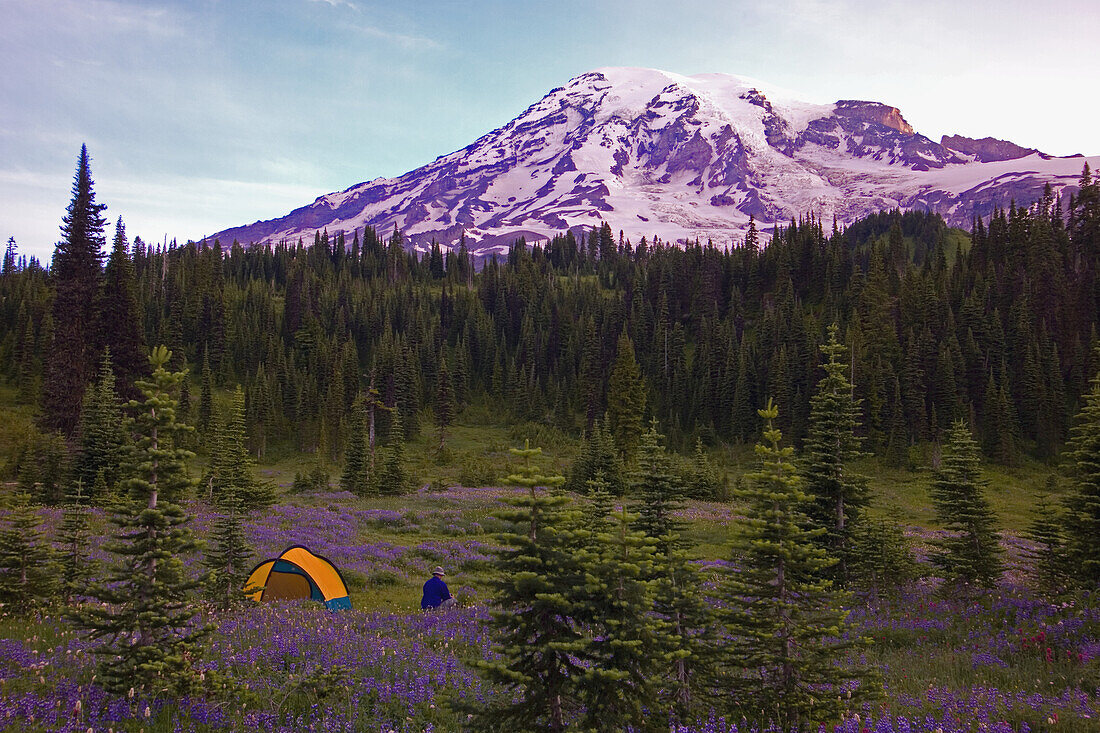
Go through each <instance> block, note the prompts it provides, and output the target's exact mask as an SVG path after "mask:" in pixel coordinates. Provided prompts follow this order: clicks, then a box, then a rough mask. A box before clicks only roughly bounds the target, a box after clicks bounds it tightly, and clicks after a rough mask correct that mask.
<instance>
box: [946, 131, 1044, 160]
mask: <svg viewBox="0 0 1100 733" xmlns="http://www.w3.org/2000/svg"><path fill="white" fill-rule="evenodd" d="M940 145H943V146H944V147H945V148H950V149H951V150H957V151H959V152H960V153H962V154H963V155H971V156H973V157H974V159H975V160H979V161H981V162H983V163H992V162H995V161H998V160H1016V159H1017V158H1026V157H1027V156H1029V155H1032V154H1033V153H1039V151H1038V150H1036V149H1035V148H1025V147H1021V146H1019V145H1017V144H1016V143H1010V142H1009V141H1008V140H997V139H996V138H992V137H983V138H982V139H981V140H975V139H974V138H972V137H963V136H962V135H944V136H943V137H942V138H940ZM1040 155H1042V153H1040Z"/></svg>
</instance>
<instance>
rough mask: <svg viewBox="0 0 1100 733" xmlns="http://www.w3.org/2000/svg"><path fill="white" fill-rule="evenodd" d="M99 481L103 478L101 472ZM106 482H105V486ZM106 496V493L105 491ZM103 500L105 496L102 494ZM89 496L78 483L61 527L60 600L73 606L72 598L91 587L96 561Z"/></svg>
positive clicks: (67, 505) (66, 508)
mask: <svg viewBox="0 0 1100 733" xmlns="http://www.w3.org/2000/svg"><path fill="white" fill-rule="evenodd" d="M97 478H98V479H102V478H103V471H102V469H101V470H100V473H99V476H98V477H97ZM105 486H106V483H105V482H104V487H105ZM104 494H106V491H104ZM101 498H103V495H101ZM86 503H87V497H86V496H85V494H84V487H83V484H82V483H81V482H80V480H77V482H76V484H75V487H74V489H73V491H72V492H71V493H70V494H69V496H68V497H67V501H66V503H65V506H64V508H63V513H62V516H61V526H60V527H59V528H58V536H57V539H58V540H59V541H60V543H61V554H60V558H59V562H58V567H59V578H60V586H61V597H62V600H64V602H65V603H66V604H68V603H72V601H73V597H74V596H76V595H77V594H83V593H84V591H85V589H86V588H87V585H88V579H89V578H91V577H92V575H93V573H94V572H95V561H94V560H93V559H92V558H91V557H89V555H88V539H89V536H88V507H87V506H86Z"/></svg>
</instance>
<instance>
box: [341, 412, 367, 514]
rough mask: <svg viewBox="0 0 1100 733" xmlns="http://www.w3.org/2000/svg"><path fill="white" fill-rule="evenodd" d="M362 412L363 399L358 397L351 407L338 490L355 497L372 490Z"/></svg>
mask: <svg viewBox="0 0 1100 733" xmlns="http://www.w3.org/2000/svg"><path fill="white" fill-rule="evenodd" d="M364 412H365V411H364V408H363V398H362V396H359V397H357V398H356V399H355V404H353V405H352V407H351V417H350V419H349V420H348V431H347V433H348V443H347V446H346V447H345V448H344V472H343V474H341V476H340V489H341V490H342V491H347V492H349V493H352V494H356V495H357V496H365V495H366V494H368V493H369V492H370V489H371V488H372V486H371V466H370V456H368V455H367V435H366V429H367V424H366V419H365V417H366V416H365V414H364Z"/></svg>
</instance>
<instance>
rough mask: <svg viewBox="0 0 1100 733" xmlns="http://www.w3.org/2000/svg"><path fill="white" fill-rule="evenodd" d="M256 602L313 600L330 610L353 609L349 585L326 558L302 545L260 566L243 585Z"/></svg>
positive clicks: (289, 549)
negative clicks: (295, 599)
mask: <svg viewBox="0 0 1100 733" xmlns="http://www.w3.org/2000/svg"><path fill="white" fill-rule="evenodd" d="M244 587H245V591H246V594H247V595H248V597H249V598H251V599H252V600H254V601H275V600H280V599H294V598H311V599H313V600H315V601H320V602H322V603H324V604H325V606H326V607H327V608H328V609H329V610H330V611H339V610H341V609H345V608H351V598H350V596H349V595H348V584H347V583H345V582H344V578H343V576H341V575H340V571H339V570H337V569H336V566H335V565H333V564H332V563H331V562H330V561H329V560H328V559H327V558H324V557H321V556H320V555H314V554H313V553H312V552H310V551H309V550H308V549H307V548H305V547H302V546H301V545H293V546H291V547H288V548H287V549H285V550H283V553H282V554H281V555H279V556H278V557H277V558H275V559H274V560H264V561H263V562H262V563H260V564H259V565H257V566H256V567H255V569H254V570H253V571H252V573H251V574H250V575H249V576H248V581H247V582H246V583H245V584H244Z"/></svg>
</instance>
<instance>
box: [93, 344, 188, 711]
mask: <svg viewBox="0 0 1100 733" xmlns="http://www.w3.org/2000/svg"><path fill="white" fill-rule="evenodd" d="M171 356H172V353H171V352H170V351H169V350H168V349H167V348H165V347H164V346H158V347H156V348H155V349H153V352H152V354H151V355H150V359H149V361H150V364H151V365H152V367H153V373H152V377H151V378H150V379H149V380H148V381H145V380H141V381H139V382H138V383H137V387H138V388H139V389H140V390H141V392H142V394H143V395H144V400H143V401H141V402H137V401H131V403H130V407H131V408H132V409H133V410H134V411H135V412H136V414H135V415H134V417H133V418H132V419H131V422H130V425H131V429H132V431H133V432H134V434H135V436H136V441H135V443H134V445H133V447H132V448H131V449H130V451H129V461H128V474H129V476H130V478H128V479H127V480H126V482H125V488H126V490H127V496H126V498H125V500H124V503H123V505H122V506H121V507H119V510H118V511H117V512H116V513H115V514H113V515H112V517H111V521H112V523H113V524H114V525H115V527H116V528H117V531H116V534H115V535H114V537H113V538H112V539H111V540H110V541H108V542H107V543H106V544H105V549H106V550H107V551H108V552H109V553H110V554H111V555H112V556H114V558H115V564H114V565H113V566H112V567H111V568H110V570H109V571H108V573H107V575H106V576H105V577H104V578H103V580H102V581H100V582H98V583H95V584H93V585H92V586H91V587H90V589H89V590H90V595H91V596H93V597H94V598H96V599H97V600H99V601H100V604H92V605H88V606H85V607H84V608H82V609H80V610H78V611H76V612H75V613H74V618H75V620H76V622H77V624H78V625H79V626H81V627H83V628H85V629H87V630H89V632H90V636H91V638H92V639H93V640H95V641H98V642H100V644H99V646H98V647H96V648H95V649H94V650H93V651H94V652H95V653H96V654H98V655H99V656H100V661H99V664H98V675H97V676H98V680H99V682H100V684H102V685H103V687H104V688H105V689H106V690H107V691H109V692H112V693H116V694H119V693H125V692H126V691H127V690H129V689H130V688H131V687H138V688H143V689H145V690H147V691H148V692H150V693H155V692H160V691H171V692H184V691H187V690H189V689H191V688H192V686H193V685H194V684H195V682H196V681H197V679H198V672H197V671H196V670H195V669H194V667H193V661H194V659H195V658H196V656H197V654H198V646H197V637H198V636H199V635H200V630H199V629H197V628H196V627H194V626H193V625H192V618H193V617H194V615H195V610H194V607H193V606H192V604H191V592H192V591H193V590H194V589H195V588H196V587H197V586H198V585H199V582H200V581H199V580H198V579H194V578H191V577H189V574H188V573H187V571H186V570H185V567H184V557H185V556H186V555H187V553H190V552H193V551H195V550H196V549H198V544H197V542H196V541H195V539H194V536H193V534H192V532H191V529H190V527H189V526H188V524H189V523H190V521H191V517H190V515H188V514H187V512H186V511H185V510H184V508H183V507H182V506H181V505H180V504H179V503H178V502H179V501H180V499H181V498H182V496H183V494H184V492H185V491H186V490H187V489H188V488H189V487H190V486H191V480H190V479H189V478H188V477H187V470H186V467H185V461H186V460H187V459H188V458H190V457H191V455H192V454H191V453H190V451H186V450H184V449H182V448H179V447H177V445H178V441H177V437H178V436H179V434H180V433H182V432H184V431H186V430H189V429H190V428H189V427H188V426H186V425H183V424H181V423H179V422H177V421H176V414H175V411H176V404H177V401H176V396H175V395H176V394H177V392H178V390H179V384H180V382H181V381H182V380H183V378H184V376H185V375H184V373H183V372H174V373H173V372H169V371H168V370H167V368H166V365H167V364H168V362H169V360H170V359H171Z"/></svg>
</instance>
